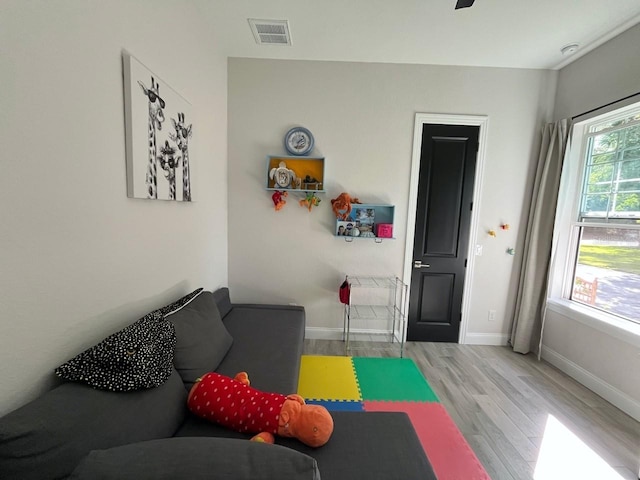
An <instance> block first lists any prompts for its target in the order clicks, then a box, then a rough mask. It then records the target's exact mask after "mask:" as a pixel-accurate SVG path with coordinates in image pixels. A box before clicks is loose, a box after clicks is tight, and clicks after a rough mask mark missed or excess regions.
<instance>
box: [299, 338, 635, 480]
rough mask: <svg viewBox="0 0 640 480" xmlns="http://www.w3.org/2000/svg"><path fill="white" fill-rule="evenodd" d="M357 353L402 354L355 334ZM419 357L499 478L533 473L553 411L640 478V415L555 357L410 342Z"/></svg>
mask: <svg viewBox="0 0 640 480" xmlns="http://www.w3.org/2000/svg"><path fill="white" fill-rule="evenodd" d="M352 347H353V348H352V353H351V355H353V356H391V357H393V356H395V357H397V356H398V352H397V350H395V351H392V352H390V351H389V350H388V349H386V348H385V346H384V344H382V345H378V344H372V343H370V342H357V343H356V342H354V344H353V345H352ZM304 353H305V354H314V355H344V343H343V342H341V341H333V340H305V349H304ZM405 357H407V358H411V359H413V360H414V361H415V363H416V365H417V366H418V368H419V369H420V371H421V372H422V373H423V375H424V376H425V378H426V379H427V380H428V381H429V383H430V384H431V386H432V388H433V390H434V392H435V393H436V395H437V396H438V398H439V399H440V401H441V403H442V405H443V406H444V407H445V408H446V409H447V412H449V415H450V416H451V418H452V419H453V421H454V422H455V423H456V425H457V426H458V428H459V429H460V431H461V432H462V434H463V435H464V437H465V438H466V440H467V442H468V443H469V445H470V446H471V448H472V449H473V450H474V452H475V453H476V455H477V456H478V459H479V460H480V461H481V462H482V464H483V465H484V467H485V469H486V470H487V472H488V473H489V475H491V477H492V478H493V479H494V480H516V479H517V480H519V479H523V480H533V474H534V472H535V468H536V463H537V457H538V454H539V451H540V446H541V445H542V443H543V441H544V440H543V439H544V436H545V427H546V425H547V420H548V419H549V418H550V416H553V417H555V418H556V419H557V420H558V421H559V422H561V423H562V424H563V425H564V426H566V427H567V428H568V429H569V430H570V431H571V432H573V433H574V434H575V435H576V436H577V437H578V438H579V439H580V441H581V442H584V443H585V444H586V445H587V446H589V447H590V448H591V449H592V450H594V451H595V452H596V454H598V455H599V456H600V457H601V458H602V459H603V460H604V461H605V462H607V463H608V464H609V465H610V466H611V467H612V468H614V469H615V470H616V471H617V472H618V473H619V474H620V476H621V477H622V478H623V479H625V480H638V476H637V472H638V470H639V469H640V423H638V422H637V421H635V420H634V419H632V418H631V417H629V416H628V415H626V414H625V413H624V412H622V411H620V410H619V409H617V408H616V407H614V406H613V405H611V404H610V403H608V402H607V401H606V400H604V399H603V398H601V397H599V396H598V395H596V394H595V393H593V392H592V391H590V390H589V389H587V388H586V387H584V386H583V385H581V384H580V383H578V382H577V381H575V380H574V379H573V378H571V377H569V376H567V375H565V374H564V373H563V372H561V371H560V370H558V369H557V368H556V367H554V366H553V365H550V364H549V363H547V362H545V361H542V362H538V360H537V359H536V358H535V356H533V355H521V354H517V353H514V352H513V351H512V350H511V349H510V348H508V347H496V346H486V345H457V344H446V343H419V342H407V344H406V345H405Z"/></svg>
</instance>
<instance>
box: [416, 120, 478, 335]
mask: <svg viewBox="0 0 640 480" xmlns="http://www.w3.org/2000/svg"><path fill="white" fill-rule="evenodd" d="M479 132H480V127H477V126H462V125H434V124H424V125H423V131H422V149H421V155H420V177H419V183H418V204H417V209H416V229H415V234H414V247H413V262H412V275H411V291H410V293H409V325H408V331H407V340H414V341H425V342H458V333H459V331H460V322H461V320H462V293H463V288H464V276H465V271H466V266H467V257H466V256H467V252H468V250H469V233H470V225H471V210H472V208H473V183H474V177H475V170H476V157H477V153H478V135H479Z"/></svg>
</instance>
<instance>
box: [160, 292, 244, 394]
mask: <svg viewBox="0 0 640 480" xmlns="http://www.w3.org/2000/svg"><path fill="white" fill-rule="evenodd" d="M165 318H166V319H167V320H168V321H169V322H171V323H173V325H174V327H175V331H176V348H175V352H174V359H173V363H174V365H175V367H176V370H178V373H179V374H180V376H181V377H182V380H183V382H184V384H185V387H186V388H187V389H190V388H191V386H192V385H193V384H194V383H195V382H196V380H197V379H198V377H201V376H202V375H204V374H205V373H207V372H211V371H214V370H215V369H216V368H218V365H219V364H220V362H221V361H222V359H223V358H224V357H225V355H226V354H227V352H228V351H229V348H231V344H232V343H233V338H232V337H231V335H230V334H229V332H228V331H227V329H226V327H225V326H224V324H223V323H222V318H221V317H220V312H219V311H218V307H217V305H216V302H215V299H214V296H213V294H212V293H211V292H204V291H203V292H201V293H200V294H198V295H197V296H195V297H194V298H193V299H191V301H189V302H188V303H186V304H185V305H183V306H182V308H180V309H179V310H177V311H175V312H173V313H171V314H168V315H167V316H166V317H165Z"/></svg>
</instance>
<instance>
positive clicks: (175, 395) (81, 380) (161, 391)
mask: <svg viewBox="0 0 640 480" xmlns="http://www.w3.org/2000/svg"><path fill="white" fill-rule="evenodd" d="M185 298H186V297H185ZM158 311H162V313H163V315H162V317H163V321H169V322H170V324H171V326H172V327H171V331H172V332H173V331H174V330H175V342H174V343H170V346H171V347H172V353H173V354H174V355H173V356H172V362H173V365H170V366H169V368H170V371H168V372H167V375H166V376H168V378H166V379H163V381H162V383H161V385H159V386H157V387H152V388H141V389H132V390H130V391H118V392H114V391H109V390H104V389H97V388H92V386H90V385H87V384H86V383H87V382H88V381H87V378H88V377H89V376H88V375H87V374H86V373H85V372H82V371H80V373H78V372H76V377H74V379H77V380H78V381H73V382H70V381H67V382H63V383H62V384H60V385H59V386H57V387H56V388H54V389H53V390H50V391H48V392H47V393H45V394H44V395H42V396H40V397H39V398H37V399H36V400H34V401H32V402H30V403H28V404H27V405H25V406H23V407H21V408H19V409H18V410H16V411H14V412H12V413H9V414H8V415H6V416H5V417H3V418H0V478H2V479H59V478H74V479H137V480H138V479H146V478H148V479H156V480H157V479H165V478H166V479H169V478H171V479H174V478H186V479H204V478H211V479H262V478H264V479H267V478H269V479H297V478H301V479H314V480H315V479H319V478H322V479H323V480H332V479H344V480H356V479H367V480H371V479H405V480H410V479H421V480H426V479H434V478H436V477H435V475H434V473H433V470H432V468H431V466H430V464H429V461H428V460H427V458H426V456H425V454H424V452H423V450H422V447H421V446H420V443H419V441H418V438H417V435H416V433H415V431H414V429H413V427H412V425H411V423H410V422H409V419H408V417H407V416H406V415H405V414H403V413H361V412H332V416H333V419H334V432H333V435H332V437H331V439H330V440H329V442H328V443H327V444H326V445H325V446H323V447H320V448H317V449H314V448H310V447H307V446H305V445H304V444H302V443H300V442H299V441H297V440H295V439H289V438H281V437H277V438H276V444H275V445H269V444H262V443H257V442H250V441H248V439H249V438H250V437H251V435H246V434H241V433H238V432H235V431H231V430H228V429H225V428H223V427H220V426H219V425H215V424H212V423H209V422H206V421H204V420H201V419H200V418H198V417H196V416H194V415H192V414H191V413H190V412H189V411H188V409H187V407H186V399H187V392H188V390H189V389H190V387H191V385H192V384H193V382H195V380H196V378H197V377H198V376H200V375H202V374H203V373H206V372H207V371H217V372H219V373H222V374H224V375H228V376H231V377H233V376H234V375H235V374H236V373H237V372H239V371H246V372H248V373H249V376H250V378H251V382H252V386H254V387H255V388H258V389H260V390H264V391H269V392H280V393H285V394H288V393H294V392H296V391H297V383H298V374H299V368H300V357H301V355H302V350H303V340H304V329H305V312H304V308H303V307H298V306H282V305H245V304H232V303H231V302H230V298H229V290H228V289H226V288H222V289H219V290H217V291H215V292H201V293H199V294H197V295H196V296H194V297H193V298H190V299H189V300H188V302H186V304H184V305H179V308H175V309H173V310H172V309H170V308H169V309H167V307H165V310H162V309H160V310H158ZM165 330H166V329H165ZM165 333H166V332H165ZM107 340H108V339H107ZM112 343H113V342H112ZM101 347H104V345H102V346H101ZM111 348H113V346H112V345H111V344H110V343H109V342H107V344H106V351H107V352H108V351H109V350H110V349H111ZM143 349H144V351H145V352H146V353H148V354H150V355H152V354H155V353H157V352H155V350H154V347H153V345H152V346H151V347H149V346H148V345H147V346H145V347H144V348H143V347H142V346H141V347H140V351H142V350H143ZM100 351H101V352H104V351H105V348H103V349H102V350H100ZM89 353H91V352H89ZM93 353H94V357H95V358H98V360H97V363H98V368H100V365H102V366H104V356H98V357H96V355H95V352H93ZM130 353H131V352H128V354H130ZM101 355H102V353H101ZM90 357H91V355H88V356H87V355H85V356H84V357H82V358H81V360H82V361H81V362H78V361H76V362H75V363H73V362H71V361H70V362H69V364H67V365H65V366H66V367H67V368H66V369H65V368H62V367H63V366H61V368H59V369H58V370H57V372H58V373H59V374H62V375H63V376H64V375H67V376H68V375H70V374H69V370H70V369H71V370H73V368H80V369H83V368H85V369H86V368H88V367H87V364H91V362H92V360H91V358H90ZM95 358H94V365H93V366H92V367H91V368H96V367H95ZM127 358H128V357H127ZM145 358H146V357H145ZM146 361H147V362H148V360H146ZM121 366H122V365H119V367H118V368H120V367H121ZM131 368H132V369H133V366H132V367H131ZM60 372H62V373H60ZM136 375H137V376H138V377H140V373H139V372H137V373H136Z"/></svg>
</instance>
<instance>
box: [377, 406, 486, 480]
mask: <svg viewBox="0 0 640 480" xmlns="http://www.w3.org/2000/svg"><path fill="white" fill-rule="evenodd" d="M364 410H365V411H366V412H404V413H406V414H407V415H409V419H410V420H411V423H412V424H413V428H414V429H415V431H416V433H417V434H418V438H419V439H420V443H421V444H422V448H423V449H424V452H425V453H426V454H427V457H428V458H429V462H430V463H431V466H432V467H433V471H434V472H435V474H436V476H437V477H438V480H470V479H473V480H491V478H490V477H489V474H487V472H486V470H485V469H484V467H483V466H482V464H481V463H480V460H478V457H476V454H475V453H473V450H472V449H471V447H470V446H469V444H468V443H467V441H466V440H465V438H464V437H463V435H462V433H461V432H460V430H459V429H458V427H457V426H456V424H455V423H454V422H453V420H452V419H451V417H450V416H449V414H448V413H447V411H446V410H445V408H444V407H443V406H442V404H440V403H418V402H367V401H365V402H364Z"/></svg>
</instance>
